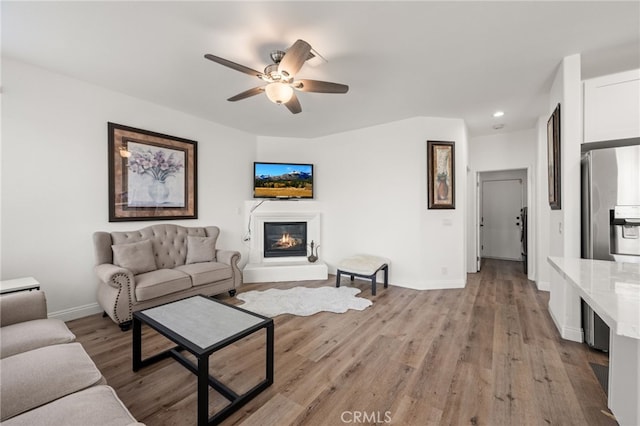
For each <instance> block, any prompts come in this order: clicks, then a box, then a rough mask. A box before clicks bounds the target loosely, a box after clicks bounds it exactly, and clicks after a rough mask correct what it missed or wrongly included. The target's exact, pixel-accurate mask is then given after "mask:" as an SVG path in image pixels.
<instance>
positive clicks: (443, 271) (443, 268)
mask: <svg viewBox="0 0 640 426" xmlns="http://www.w3.org/2000/svg"><path fill="white" fill-rule="evenodd" d="M441 271H442V275H447V274H448V273H449V271H448V270H447V268H445V267H444V266H443V267H442V270H441Z"/></svg>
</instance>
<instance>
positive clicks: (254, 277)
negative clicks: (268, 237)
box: [243, 200, 328, 283]
mask: <svg viewBox="0 0 640 426" xmlns="http://www.w3.org/2000/svg"><path fill="white" fill-rule="evenodd" d="M245 220H246V221H247V223H248V228H249V233H248V238H249V263H248V264H247V265H246V266H245V267H244V270H243V281H244V282H246V283H254V282H277V281H303V280H324V279H327V277H328V268H327V265H326V264H325V263H324V262H322V260H318V261H316V262H314V263H311V262H309V261H308V260H307V258H306V257H278V258H265V257H264V252H263V250H264V236H263V230H264V223H265V222H306V223H307V241H308V242H311V241H312V240H313V242H314V243H315V244H316V245H318V244H321V237H322V232H321V231H322V212H321V205H320V203H318V202H316V201H289V200H286V201H285V200H277V201H271V200H267V201H264V202H261V201H258V200H253V201H247V202H245Z"/></svg>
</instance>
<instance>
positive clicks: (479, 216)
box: [474, 173, 482, 272]
mask: <svg viewBox="0 0 640 426" xmlns="http://www.w3.org/2000/svg"><path fill="white" fill-rule="evenodd" d="M475 189H476V205H475V206H474V207H475V210H476V219H477V220H476V262H477V263H478V264H477V265H476V270H477V271H478V272H480V268H481V267H482V204H481V203H482V191H481V190H480V173H476V186H475Z"/></svg>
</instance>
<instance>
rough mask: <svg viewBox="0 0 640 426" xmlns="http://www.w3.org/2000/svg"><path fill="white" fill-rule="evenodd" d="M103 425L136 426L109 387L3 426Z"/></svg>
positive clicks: (45, 407) (83, 393) (62, 400)
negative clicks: (131, 425)
mask: <svg viewBox="0 0 640 426" xmlns="http://www.w3.org/2000/svg"><path fill="white" fill-rule="evenodd" d="M98 422H99V423H100V425H103V426H125V425H130V424H136V420H135V419H134V418H133V416H132V415H131V413H129V410H127V408H126V407H125V406H124V405H123V404H122V401H120V399H119V398H118V397H117V396H116V393H115V392H114V390H113V389H112V388H111V387H110V386H104V385H100V386H92V387H90V388H88V389H85V390H83V391H80V392H76V393H72V394H71V395H67V396H65V397H64V398H60V399H58V400H56V401H53V402H51V403H49V404H46V405H43V406H41V407H38V408H36V409H33V410H31V411H28V412H26V413H23V414H22V415H20V416H16V417H13V418H11V419H9V420H7V421H6V422H3V423H2V425H3V426H33V425H65V426H86V425H92V424H97V423H98Z"/></svg>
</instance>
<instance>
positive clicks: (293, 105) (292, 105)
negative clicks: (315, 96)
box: [284, 93, 302, 114]
mask: <svg viewBox="0 0 640 426" xmlns="http://www.w3.org/2000/svg"><path fill="white" fill-rule="evenodd" d="M284 105H285V106H286V107H287V108H289V111H291V112H292V113H293V114H297V113H299V112H302V106H301V105H300V101H299V100H298V97H297V96H296V94H295V93H294V94H293V95H291V99H289V102H286V103H285V104H284Z"/></svg>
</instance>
